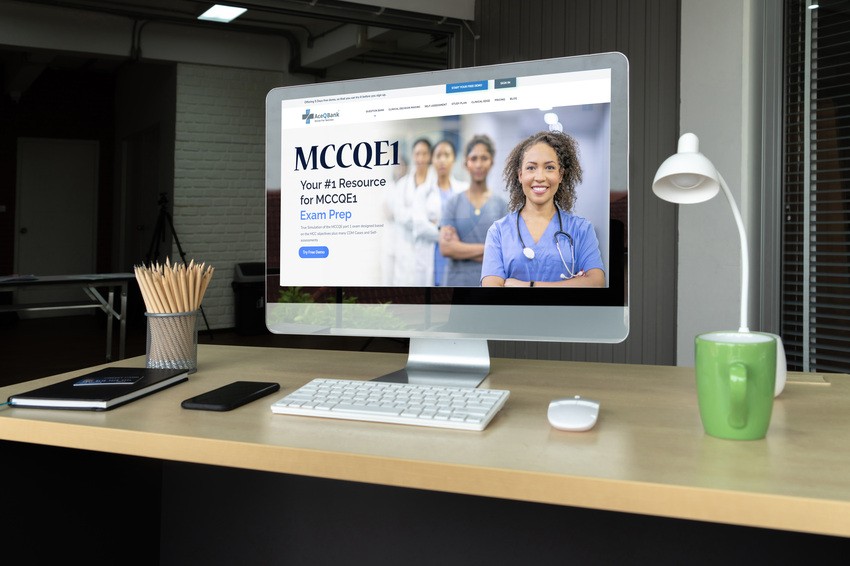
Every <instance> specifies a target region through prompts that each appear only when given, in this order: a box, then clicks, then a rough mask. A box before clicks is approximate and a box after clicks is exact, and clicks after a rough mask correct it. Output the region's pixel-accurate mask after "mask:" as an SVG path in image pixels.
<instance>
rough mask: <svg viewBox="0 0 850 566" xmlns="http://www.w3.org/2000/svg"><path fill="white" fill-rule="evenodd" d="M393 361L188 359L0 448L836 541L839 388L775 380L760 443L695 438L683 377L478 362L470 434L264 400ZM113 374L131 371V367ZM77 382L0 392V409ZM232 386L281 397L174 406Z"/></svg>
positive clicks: (4, 419) (845, 455)
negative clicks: (122, 398) (152, 386)
mask: <svg viewBox="0 0 850 566" xmlns="http://www.w3.org/2000/svg"><path fill="white" fill-rule="evenodd" d="M404 361H405V358H404V356H401V355H398V354H377V353H351V352H338V351H316V350H291V349H274V348H249V347H236V346H212V345H200V346H199V353H198V364H199V368H198V372H197V373H195V374H193V375H192V376H191V377H190V379H189V381H188V382H186V383H183V384H180V385H177V386H175V387H173V388H171V389H168V390H165V391H162V392H159V393H157V394H155V395H152V396H150V397H147V398H144V399H141V400H138V401H135V402H133V403H130V404H129V405H126V406H124V407H120V408H118V409H115V410H113V411H108V412H102V413H91V412H77V411H61V410H58V411H57V410H52V411H51V410H41V409H23V408H9V407H4V408H2V409H0V438H2V439H5V440H14V441H22V442H28V443H34V444H46V445H52V446H62V447H70V448H79V449H87V450H96V451H105V452H113V453H118V454H129V455H136V456H143V457H151V458H159V459H166V460H174V461H183V462H195V463H203V464H211V465H218V466H229V467H238V468H247V469H254V470H263V471H271V472H279V473H290V474H299V475H306V476H313V477H321V478H332V479H339V480H350V481H358V482H367V483H375V484H383V485H390V486H400V487H408V488H420V489H429V490H437V491H445V492H451V493H464V494H472V495H480V496H488V497H498V498H506V499H517V500H523V501H533V502H541V503H550V504H555V505H570V506H577V507H586V508H591V509H604V510H611V511H620V512H628V513H639V514H647V515H656V516H663V517H674V518H680V519H694V520H702V521H712V522H719V523H728V524H735V525H747V526H755V527H766V528H773V529H782V530H792V531H800V532H811V533H820V534H827V535H839V536H844V537H848V536H850V377H849V376H846V375H820V376H816V375H806V374H795V373H791V374H790V375H789V380H788V383H787V386H786V388H785V391H784V392H783V393H782V395H781V396H780V397H779V398H778V399H777V401H776V404H775V409H774V415H773V419H772V422H771V425H770V429H769V431H768V435H767V438H766V439H764V440H758V441H728V440H719V439H716V438H712V437H710V436H707V435H705V433H704V432H703V430H702V425H701V424H700V420H699V414H698V409H697V402H696V393H695V384H694V379H693V369H692V368H676V367H662V366H641V365H619V364H590V363H567V362H547V361H527V360H507V359H500V358H495V359H493V360H492V371H491V374H490V377H488V379H487V381H485V383H484V385H483V386H485V387H490V388H498V389H509V390H511V397H510V399H509V400H508V403H507V405H506V406H505V408H504V409H503V410H502V411H501V412H500V413H499V415H497V416H496V418H495V419H494V420H493V421H492V422H491V423H490V425H489V427H488V428H487V429H486V430H485V431H484V432H465V431H454V430H442V429H429V428H422V427H406V426H401V425H384V424H374V423H364V422H353V421H338V420H327V419H316V418H309V417H291V416H284V415H275V414H272V412H271V410H270V409H269V407H270V405H271V403H272V402H274V401H276V400H277V399H279V398H280V397H282V396H283V395H284V394H286V393H288V392H290V391H292V390H293V389H295V388H296V387H298V386H300V385H302V384H303V383H305V382H306V381H308V380H310V379H312V378H314V377H346V378H354V379H361V378H362V379H368V378H371V377H375V376H377V375H382V374H385V373H389V372H390V371H394V370H396V369H399V368H400V367H401V366H403V365H404ZM113 365H123V366H132V365H144V358H143V357H139V358H131V359H128V360H122V361H120V362H116V363H115V364H113ZM82 373H84V372H83V371H82V370H81V371H79V372H71V373H68V374H63V375H62V376H54V377H51V378H45V379H40V380H36V381H32V382H28V383H26V384H17V385H14V386H8V387H5V388H0V397H2V398H3V399H4V400H5V399H6V398H7V397H8V396H9V395H11V394H12V393H18V392H21V391H23V390H26V389H30V388H32V387H35V386H39V385H43V384H46V383H49V382H54V381H58V380H59V379H66V378H68V377H72V376H75V375H79V374H82ZM237 379H242V380H259V381H277V382H279V383H280V384H281V387H282V389H281V391H280V392H279V393H276V394H274V395H271V396H269V397H266V398H264V399H261V400H259V401H255V402H253V403H251V404H249V405H246V406H244V407H241V408H239V409H236V410H234V411H232V412H225V413H216V412H206V411H190V410H185V409H181V408H180V401H182V400H183V399H186V398H188V397H191V396H193V395H196V394H198V393H201V392H204V391H207V390H209V389H212V388H214V387H218V386H219V385H223V384H225V383H228V382H230V381H234V380H237ZM575 394H581V395H583V396H585V397H589V398H593V399H597V400H599V401H600V402H601V411H600V418H599V421H598V423H597V425H596V427H595V428H594V429H593V430H591V431H589V432H583V433H571V432H562V431H557V430H554V429H552V428H551V427H550V426H549V424H548V422H547V421H546V408H547V406H548V403H549V401H550V400H551V399H553V398H555V397H564V396H572V395H575Z"/></svg>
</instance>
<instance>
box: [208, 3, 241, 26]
mask: <svg viewBox="0 0 850 566" xmlns="http://www.w3.org/2000/svg"><path fill="white" fill-rule="evenodd" d="M245 11H246V9H245V8H237V7H236V6H225V5H224V4H216V5H215V6H213V7H212V8H210V9H209V10H207V11H206V12H204V13H203V14H201V15H200V16H198V19H199V20H208V21H211V22H222V23H225V24H226V23H228V22H232V21H233V20H235V19H236V18H238V17H239V16H241V15H242V14H244V13H245Z"/></svg>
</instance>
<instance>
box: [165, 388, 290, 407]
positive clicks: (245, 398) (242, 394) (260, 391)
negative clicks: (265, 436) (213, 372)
mask: <svg viewBox="0 0 850 566" xmlns="http://www.w3.org/2000/svg"><path fill="white" fill-rule="evenodd" d="M279 389H280V384H278V383H267V382H263V381H234V382H233V383H228V384H227V385H223V386H221V387H219V388H217V389H213V390H211V391H207V392H206V393H201V394H200V395H196V396H194V397H191V398H189V399H186V400H185V401H183V402H182V403H180V406H181V407H183V408H184V409H200V410H203V411H230V410H232V409H235V408H236V407H241V406H242V405H244V404H246V403H250V402H251V401H254V400H256V399H259V398H260V397H265V396H266V395H269V394H271V393H274V392H275V391H277V390H279Z"/></svg>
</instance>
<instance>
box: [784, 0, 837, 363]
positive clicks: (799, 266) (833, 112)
mask: <svg viewBox="0 0 850 566" xmlns="http://www.w3.org/2000/svg"><path fill="white" fill-rule="evenodd" d="M812 4H814V2H813V0H786V1H785V11H784V29H785V38H784V101H783V115H784V125H783V138H784V147H783V169H784V170H783V187H782V202H783V209H784V218H783V228H782V283H781V286H782V289H781V302H782V304H781V314H780V317H781V334H782V337H783V341H784V343H785V348H786V352H787V356H788V365H789V369H794V370H803V371H822V372H845V373H846V372H850V0H822V1H821V2H820V3H819V6H818V7H816V8H815V7H813V6H812Z"/></svg>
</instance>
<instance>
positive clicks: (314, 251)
mask: <svg viewBox="0 0 850 566" xmlns="http://www.w3.org/2000/svg"><path fill="white" fill-rule="evenodd" d="M298 255H299V256H301V257H302V258H304V259H311V258H325V257H328V247H327V246H301V247H300V248H299V249H298Z"/></svg>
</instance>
